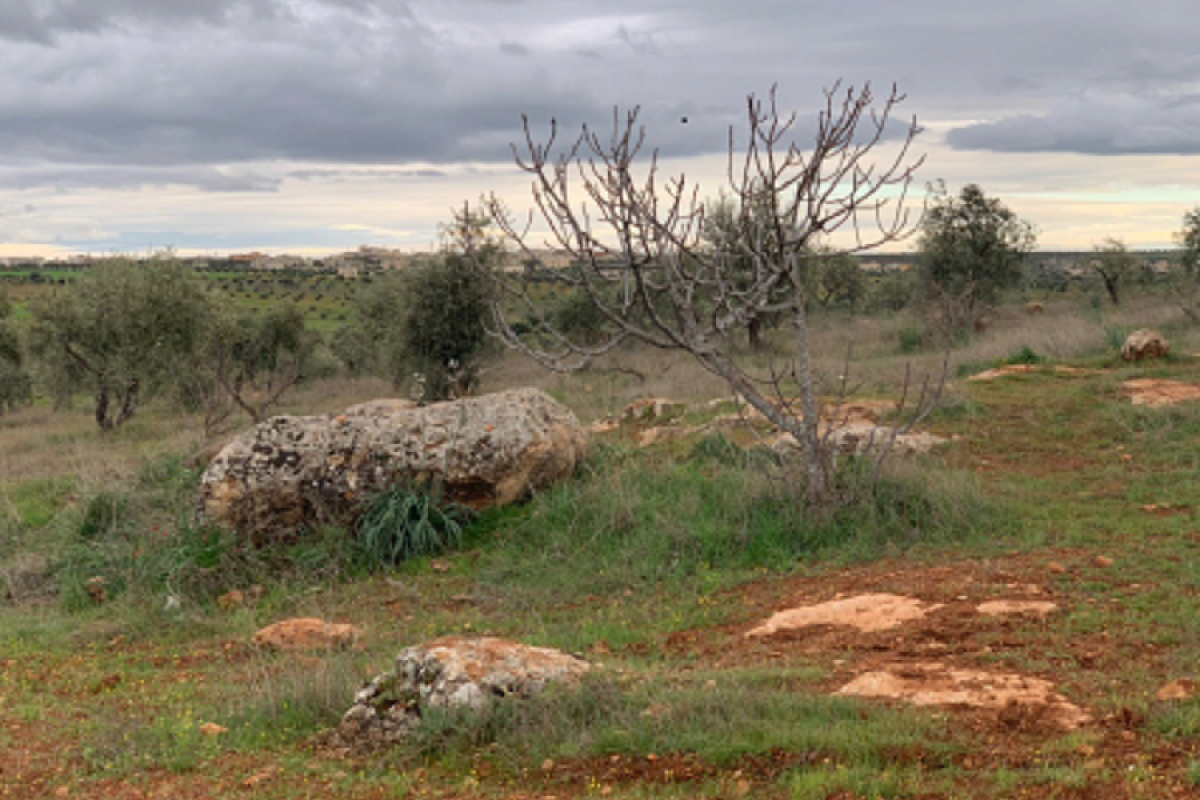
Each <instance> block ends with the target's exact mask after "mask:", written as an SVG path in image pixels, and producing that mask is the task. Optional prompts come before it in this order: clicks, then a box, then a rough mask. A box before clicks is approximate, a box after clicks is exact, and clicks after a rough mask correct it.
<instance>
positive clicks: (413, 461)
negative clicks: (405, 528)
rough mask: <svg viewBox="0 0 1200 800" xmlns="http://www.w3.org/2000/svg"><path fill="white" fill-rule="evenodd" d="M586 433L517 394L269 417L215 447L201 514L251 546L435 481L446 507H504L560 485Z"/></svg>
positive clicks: (548, 405)
mask: <svg viewBox="0 0 1200 800" xmlns="http://www.w3.org/2000/svg"><path fill="white" fill-rule="evenodd" d="M588 441H589V439H588V434H587V432H586V430H585V429H584V428H583V427H581V426H580V424H579V420H578V419H576V417H575V415H574V414H573V413H571V411H570V410H569V409H567V408H566V407H565V406H563V405H561V404H559V403H557V402H556V401H555V400H553V399H552V398H551V397H550V396H549V395H547V394H545V393H544V392H541V391H539V390H537V389H519V390H514V391H509V392H501V393H498V394H492V395H485V396H483V397H470V398H465V399H462V400H455V401H451V402H446V403H436V404H433V405H429V406H425V407H413V406H411V405H409V404H406V403H402V402H396V401H390V400H377V401H373V402H371V403H365V404H362V405H359V406H355V407H353V408H351V409H347V411H346V412H345V413H342V414H330V415H324V416H314V417H287V416H283V417H275V418H273V419H270V420H267V421H266V422H263V423H261V424H259V425H257V426H256V427H254V428H253V429H251V430H249V431H247V432H246V433H243V434H242V435H240V436H238V437H237V438H235V439H234V440H233V441H232V442H230V443H229V444H228V445H226V446H225V447H224V448H223V449H222V450H221V452H220V453H219V454H218V455H217V457H216V458H215V459H214V460H213V461H212V463H211V464H210V465H209V467H208V469H207V470H206V471H205V473H204V475H203V476H202V477H201V479H200V512H201V515H202V516H203V517H205V518H207V519H209V520H211V521H213V522H216V523H218V524H223V525H227V526H230V527H232V528H234V529H235V530H237V531H239V532H241V533H243V534H246V535H248V536H250V537H251V538H253V539H255V540H256V541H260V542H262V541H269V540H270V539H271V538H273V537H274V536H277V535H279V534H282V533H286V532H288V531H290V530H292V529H294V528H296V527H297V526H299V525H301V524H305V523H311V522H319V521H329V522H339V523H346V522H349V521H351V519H352V518H353V516H354V513H355V511H356V509H357V508H359V507H360V506H361V502H360V501H361V500H362V498H364V497H368V496H370V495H372V494H376V493H378V492H381V491H384V490H386V489H388V488H390V487H392V486H394V485H397V484H404V483H410V482H421V481H426V480H430V479H437V480H438V481H440V482H441V484H442V488H443V490H444V491H445V496H446V499H448V500H451V501H455V502H459V503H464V504H466V505H469V506H472V507H474V508H486V507H489V506H493V505H505V504H507V503H512V502H515V501H517V500H520V499H522V498H524V497H526V496H527V495H528V494H529V493H530V492H532V491H534V490H536V489H540V488H545V487H546V486H548V485H550V484H552V483H553V482H555V481H558V480H561V479H563V478H565V477H567V476H569V475H570V474H571V473H572V472H573V471H574V470H575V467H576V465H577V464H578V463H579V461H580V460H581V459H582V458H583V456H584V455H585V454H586V451H587V447H588Z"/></svg>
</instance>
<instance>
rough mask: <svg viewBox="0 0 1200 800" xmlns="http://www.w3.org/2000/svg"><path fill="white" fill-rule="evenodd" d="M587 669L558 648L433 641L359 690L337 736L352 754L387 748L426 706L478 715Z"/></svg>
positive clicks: (485, 640)
mask: <svg viewBox="0 0 1200 800" xmlns="http://www.w3.org/2000/svg"><path fill="white" fill-rule="evenodd" d="M590 668H591V665H590V664H589V663H588V662H587V661H584V660H583V659H582V658H579V657H578V656H573V655H571V654H569V653H564V652H562V651H560V650H554V649H552V648H548V647H533V646H531V645H526V644H521V643H519V642H512V641H508V640H506V639H499V638H496V637H491V636H483V637H474V638H469V637H459V636H447V637H444V638H441V639H435V640H434V641H432V642H428V643H426V644H423V645H419V646H416V647H409V648H406V649H405V650H403V651H402V652H401V653H400V655H399V656H398V657H397V658H396V669H395V670H394V671H392V672H388V673H385V674H383V675H380V676H379V677H377V678H375V679H374V680H373V681H371V682H370V683H368V684H367V685H366V686H364V687H363V688H362V689H361V690H359V692H358V694H356V695H355V698H354V705H353V706H352V707H351V708H350V710H349V711H347V712H346V714H345V715H344V716H343V717H342V722H341V724H340V725H339V726H338V729H337V731H336V732H335V736H336V738H337V740H338V743H339V744H340V746H342V747H346V748H350V749H373V748H378V747H381V746H386V745H388V744H391V743H394V742H396V741H399V740H400V739H402V738H404V737H405V736H407V735H408V734H409V733H411V732H412V731H413V730H415V729H416V728H417V727H418V726H419V725H420V719H421V709H422V708H429V707H433V708H473V709H480V708H483V707H484V706H486V705H487V704H488V703H491V702H493V701H495V700H497V699H499V698H518V699H519V698H527V697H531V696H533V695H536V694H539V693H540V692H542V691H544V690H545V689H546V687H547V686H549V685H551V684H555V683H557V684H566V685H572V684H575V683H577V682H578V681H579V679H580V678H581V677H582V676H583V675H584V674H585V673H586V672H588V670H589V669H590Z"/></svg>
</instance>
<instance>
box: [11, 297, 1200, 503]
mask: <svg viewBox="0 0 1200 800" xmlns="http://www.w3.org/2000/svg"><path fill="white" fill-rule="evenodd" d="M1045 305H1046V313H1044V314H1038V315H1029V314H1026V313H1025V311H1024V307H1023V305H1021V304H1015V305H1012V306H1008V307H1006V308H1003V309H1000V310H999V311H998V312H996V313H995V314H994V315H993V318H992V320H991V324H990V325H989V327H988V329H987V330H986V331H984V332H983V333H981V334H979V335H977V336H975V337H973V338H972V339H971V340H970V341H969V342H968V343H967V344H966V345H965V346H963V347H960V348H958V349H956V350H954V351H953V352H952V353H951V354H950V373H951V375H953V374H954V372H955V370H956V368H957V367H958V366H959V365H960V364H971V365H976V364H980V365H982V364H988V363H992V362H996V361H1000V360H1003V359H1005V358H1008V357H1009V356H1011V355H1013V354H1014V353H1016V352H1018V351H1019V350H1021V349H1022V348H1023V347H1028V348H1030V349H1032V350H1033V351H1034V352H1036V353H1038V354H1039V355H1041V356H1043V357H1045V358H1047V359H1050V360H1052V361H1072V360H1079V359H1087V358H1095V357H1098V356H1102V355H1104V354H1105V353H1114V350H1113V347H1112V339H1113V337H1114V336H1119V335H1120V334H1121V332H1122V331H1128V330H1133V329H1135V328H1140V327H1155V328H1160V329H1162V330H1163V331H1164V332H1166V333H1167V335H1168V337H1169V338H1171V340H1172V342H1173V349H1174V350H1175V352H1178V353H1184V352H1193V351H1196V350H1200V326H1195V325H1192V324H1189V323H1188V320H1187V318H1186V317H1185V316H1184V315H1183V314H1182V312H1180V311H1179V309H1178V307H1177V306H1176V305H1175V304H1174V303H1172V302H1170V301H1169V300H1168V299H1164V298H1162V297H1156V296H1151V295H1143V296H1139V297H1132V298H1130V299H1129V300H1128V301H1127V303H1126V305H1125V306H1123V307H1121V308H1119V309H1112V308H1111V307H1108V306H1105V307H1102V308H1100V309H1096V308H1093V307H1092V306H1091V305H1090V304H1089V302H1088V301H1087V300H1086V299H1085V298H1079V297H1068V298H1064V299H1059V300H1053V301H1050V302H1047V303H1046V304H1045ZM919 326H920V319H919V317H918V316H916V315H915V314H912V313H908V312H902V313H897V314H888V315H878V316H874V317H867V316H858V317H846V316H844V315H841V314H829V315H818V316H816V317H815V318H814V319H813V320H812V332H811V333H812V351H813V354H814V365H815V367H816V369H817V372H818V374H819V375H820V376H821V377H822V378H823V379H824V380H823V385H824V388H825V391H827V392H835V391H836V390H837V383H838V378H839V376H840V375H842V374H843V373H845V372H846V367H847V364H849V375H850V379H851V383H852V385H853V386H854V387H855V389H856V390H857V392H858V393H860V394H864V395H877V396H883V397H891V396H895V395H896V394H897V393H898V392H899V390H900V387H901V385H902V383H903V381H904V376H905V374H906V372H907V371H911V373H912V375H913V376H915V378H916V379H917V380H920V379H921V378H922V377H923V376H926V375H930V376H936V375H937V374H938V372H939V370H940V367H941V363H942V359H943V354H942V353H939V352H931V351H926V352H918V353H913V354H908V355H902V354H901V353H900V336H901V332H902V331H904V330H905V329H909V330H911V329H913V328H915V327H919ZM793 354H794V346H793V342H792V341H791V332H790V330H789V329H787V328H781V329H779V330H776V331H773V332H772V333H771V337H770V346H769V348H768V350H767V351H766V352H764V353H749V352H745V353H743V355H744V356H745V357H746V358H747V359H749V360H750V361H751V362H753V363H754V364H755V365H756V366H757V367H758V368H759V369H760V370H761V371H762V372H763V373H764V374H765V373H768V372H769V370H770V369H771V368H772V367H776V368H782V367H786V365H787V364H788V363H789V360H790V358H791V357H792V355H793ZM847 355H849V362H847ZM519 386H538V387H541V388H543V389H545V390H547V391H548V392H550V393H551V394H552V395H554V396H555V397H557V398H559V399H560V400H562V401H563V402H565V403H566V404H567V405H569V406H570V407H571V408H572V409H573V410H574V411H575V412H576V413H577V414H578V415H579V416H580V418H581V419H583V420H584V421H585V422H586V421H591V420H594V419H598V418H601V417H605V416H610V415H613V414H616V413H619V412H620V410H621V409H622V408H624V407H625V406H626V405H627V404H628V403H629V402H631V401H633V400H635V399H638V398H643V397H670V398H674V399H678V400H682V401H686V402H698V401H703V400H707V399H711V398H714V397H721V396H727V395H728V394H729V389H728V386H727V385H725V383H724V382H723V381H722V380H721V379H720V378H718V377H717V376H715V375H712V374H711V373H709V372H707V371H705V370H704V369H703V368H702V367H701V366H700V365H699V364H698V363H697V362H696V361H695V360H694V359H691V358H689V357H688V356H686V355H685V354H682V353H678V352H671V351H663V350H654V349H649V348H626V349H623V350H620V351H618V352H616V353H614V354H612V355H610V356H608V357H607V358H605V359H603V360H601V361H599V362H598V363H597V364H596V365H595V366H594V367H593V368H591V369H589V370H588V371H585V372H582V373H579V374H576V375H556V374H553V373H550V372H547V371H546V370H544V369H542V368H540V367H539V366H538V365H536V364H535V363H533V362H532V361H530V360H528V359H526V358H524V357H523V356H520V355H519V354H516V353H512V352H505V353H501V354H500V355H499V357H498V358H497V360H496V361H494V362H493V363H492V364H491V365H489V366H488V367H487V368H486V369H485V370H484V374H483V381H482V386H481V391H483V392H491V391H498V390H501V389H507V388H514V387H519ZM395 394H396V391H395V390H394V389H393V388H392V387H391V385H390V384H389V383H388V382H386V381H382V380H378V379H374V378H360V379H353V380H347V379H341V378H339V379H335V380H327V381H318V382H314V383H311V384H308V385H306V386H303V387H301V389H300V390H299V391H297V392H295V393H294V394H292V395H290V396H288V397H287V398H286V401H285V403H284V404H283V405H282V406H281V407H280V409H279V412H280V413H291V414H321V413H330V412H333V411H337V410H339V409H342V408H345V407H347V406H349V405H352V404H354V403H358V402H362V401H365V400H370V399H374V398H379V397H389V396H394V395H395ZM215 444H216V442H212V441H205V438H204V434H203V429H202V426H201V424H200V421H199V419H198V418H197V417H195V416H188V415H185V414H180V413H178V412H174V411H171V410H169V409H167V408H166V407H165V406H164V405H163V404H161V403H160V404H156V405H154V406H152V407H150V408H148V409H146V410H145V411H143V413H142V414H140V415H139V416H138V417H136V418H135V419H134V420H133V421H132V422H131V423H130V424H129V425H127V426H126V427H125V428H124V429H123V430H120V431H117V432H115V433H113V434H101V433H100V432H99V431H98V430H97V429H96V426H95V423H94V422H93V421H92V419H91V416H90V414H89V413H88V409H87V408H86V405H85V404H83V403H81V404H80V405H79V407H78V408H76V409H75V410H74V411H69V412H54V411H52V410H50V409H49V408H48V407H47V406H45V405H42V404H39V405H38V406H35V407H34V408H31V409H26V410H22V411H18V412H16V413H12V414H9V415H7V416H3V417H0V486H2V485H4V484H5V483H8V482H11V481H23V480H30V479H38V478H47V477H55V476H63V475H72V476H75V477H76V478H77V480H78V481H79V482H80V484H81V485H82V487H84V488H86V487H103V486H105V485H112V484H115V483H120V482H121V481H122V480H124V479H127V478H129V477H130V476H131V475H133V474H135V472H136V470H138V469H139V468H140V466H141V465H142V464H143V463H144V462H145V461H146V460H148V459H152V458H154V457H156V456H158V455H160V454H163V453H173V454H197V455H198V454H201V453H204V452H206V451H210V450H211V449H212V447H213V446H214V445H215Z"/></svg>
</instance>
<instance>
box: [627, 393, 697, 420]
mask: <svg viewBox="0 0 1200 800" xmlns="http://www.w3.org/2000/svg"><path fill="white" fill-rule="evenodd" d="M686 411H687V405H686V404H684V403H679V402H676V401H675V400H669V399H667V398H665V397H646V398H643V399H641V400H634V401H633V402H632V403H630V404H629V405H627V406H625V410H624V411H622V412H621V419H622V420H624V421H626V422H634V423H639V422H653V423H662V422H667V421H669V420H673V419H678V418H679V417H682V416H683V414H684V412H686Z"/></svg>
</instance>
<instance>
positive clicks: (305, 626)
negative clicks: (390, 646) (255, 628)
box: [254, 617, 363, 650]
mask: <svg viewBox="0 0 1200 800" xmlns="http://www.w3.org/2000/svg"><path fill="white" fill-rule="evenodd" d="M362 635H363V631H362V628H359V627H357V626H355V625H346V624H340V623H336V622H325V621H324V620H320V619H314V618H311V617H301V618H297V619H287V620H284V621H282V622H276V623H275V624H274V625H268V626H267V627H265V628H263V629H262V630H260V631H259V632H258V633H256V634H254V644H255V645H256V646H257V647H263V648H267V649H270V650H339V649H342V648H346V647H352V646H354V645H355V644H357V643H358V641H359V640H360V639H361V638H362Z"/></svg>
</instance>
